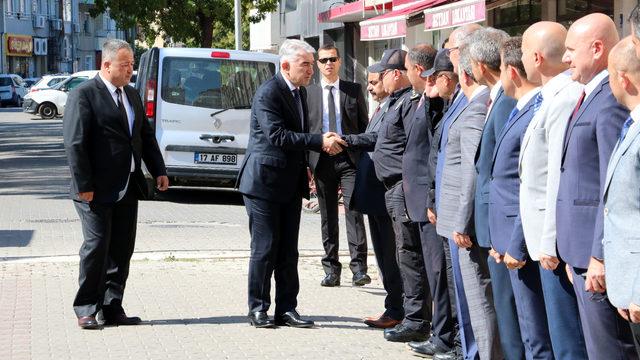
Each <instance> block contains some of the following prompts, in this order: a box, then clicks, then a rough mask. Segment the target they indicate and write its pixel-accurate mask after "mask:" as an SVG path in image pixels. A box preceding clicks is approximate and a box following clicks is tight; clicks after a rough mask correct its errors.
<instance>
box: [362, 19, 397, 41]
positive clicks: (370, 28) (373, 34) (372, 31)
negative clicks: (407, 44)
mask: <svg viewBox="0 0 640 360" xmlns="http://www.w3.org/2000/svg"><path fill="white" fill-rule="evenodd" d="M406 34H407V22H406V20H405V19H402V20H398V21H390V22H384V23H379V24H370V25H361V26H360V39H361V40H384V39H393V38H398V37H403V36H405V35H406Z"/></svg>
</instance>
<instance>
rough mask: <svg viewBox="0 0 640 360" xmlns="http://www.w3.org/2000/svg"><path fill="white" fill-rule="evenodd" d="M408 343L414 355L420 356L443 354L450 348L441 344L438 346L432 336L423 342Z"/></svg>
mask: <svg viewBox="0 0 640 360" xmlns="http://www.w3.org/2000/svg"><path fill="white" fill-rule="evenodd" d="M408 345H409V348H411V350H412V351H413V354H414V355H417V356H422V357H432V356H434V355H436V354H443V353H446V352H448V351H450V350H451V349H448V348H445V347H443V346H439V345H438V344H436V343H435V341H434V340H433V338H429V340H427V341H423V342H410V343H409V344H408Z"/></svg>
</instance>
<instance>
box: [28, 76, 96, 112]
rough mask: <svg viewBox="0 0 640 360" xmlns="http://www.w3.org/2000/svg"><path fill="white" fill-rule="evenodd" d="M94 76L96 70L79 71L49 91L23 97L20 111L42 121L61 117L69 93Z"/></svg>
mask: <svg viewBox="0 0 640 360" xmlns="http://www.w3.org/2000/svg"><path fill="white" fill-rule="evenodd" d="M96 74H98V70H89V71H80V72H77V73H75V74H73V75H71V76H70V77H69V78H68V79H66V80H64V81H62V82H60V83H58V84H56V85H54V86H53V87H52V88H51V89H42V90H40V91H36V92H31V93H29V94H27V96H25V98H24V105H23V107H22V109H23V111H24V112H26V113H30V114H38V115H40V117H41V118H43V119H52V118H54V117H56V116H62V115H63V114H64V106H65V104H66V103H67V97H68V95H69V94H68V93H69V91H70V90H71V89H73V88H75V87H76V86H78V85H80V84H82V83H83V82H85V81H87V80H89V79H91V78H93V77H94V76H96Z"/></svg>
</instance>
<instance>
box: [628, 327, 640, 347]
mask: <svg viewBox="0 0 640 360" xmlns="http://www.w3.org/2000/svg"><path fill="white" fill-rule="evenodd" d="M629 326H631V333H632V334H633V343H634V344H635V345H636V352H637V353H638V354H640V324H634V323H632V322H629Z"/></svg>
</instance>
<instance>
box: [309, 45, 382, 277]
mask: <svg viewBox="0 0 640 360" xmlns="http://www.w3.org/2000/svg"><path fill="white" fill-rule="evenodd" d="M340 65H341V60H340V54H339V52H338V49H337V48H336V47H335V46H334V45H333V44H329V45H323V46H322V47H320V49H318V69H320V73H321V74H322V79H321V80H320V85H319V86H318V85H311V86H309V87H308V88H307V90H308V93H309V99H310V101H309V132H310V133H312V134H323V133H327V132H330V131H331V132H335V133H338V134H339V135H351V134H360V133H363V132H364V131H365V130H366V129H367V124H368V122H369V120H368V119H369V118H368V115H367V104H366V100H365V99H364V95H363V93H362V88H361V86H360V84H357V83H354V82H350V81H345V80H341V79H340V78H339V73H340ZM359 158H360V150H356V149H347V151H344V152H341V153H339V154H337V155H333V156H332V155H328V154H324V153H320V152H315V151H310V152H309V166H310V167H311V170H312V171H313V175H314V177H315V181H316V186H317V190H318V205H320V217H321V224H322V225H321V227H322V245H323V246H324V251H325V256H324V257H323V258H322V265H323V267H324V271H325V273H326V276H325V278H324V279H323V280H322V282H321V283H320V284H321V285H322V286H338V285H340V273H341V271H342V264H340V261H339V259H338V241H339V239H338V186H340V187H341V188H342V196H343V198H344V207H345V219H346V222H347V224H346V225H347V241H348V242H349V252H350V253H351V263H350V265H349V267H350V268H351V271H352V272H353V284H354V285H356V286H362V285H365V284H368V283H370V282H371V278H370V277H369V276H368V275H367V234H366V232H365V229H364V219H363V216H362V214H361V213H359V212H358V211H356V210H354V209H352V208H351V207H350V200H351V196H352V194H353V188H354V185H355V179H356V164H357V163H358V159H359Z"/></svg>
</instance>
